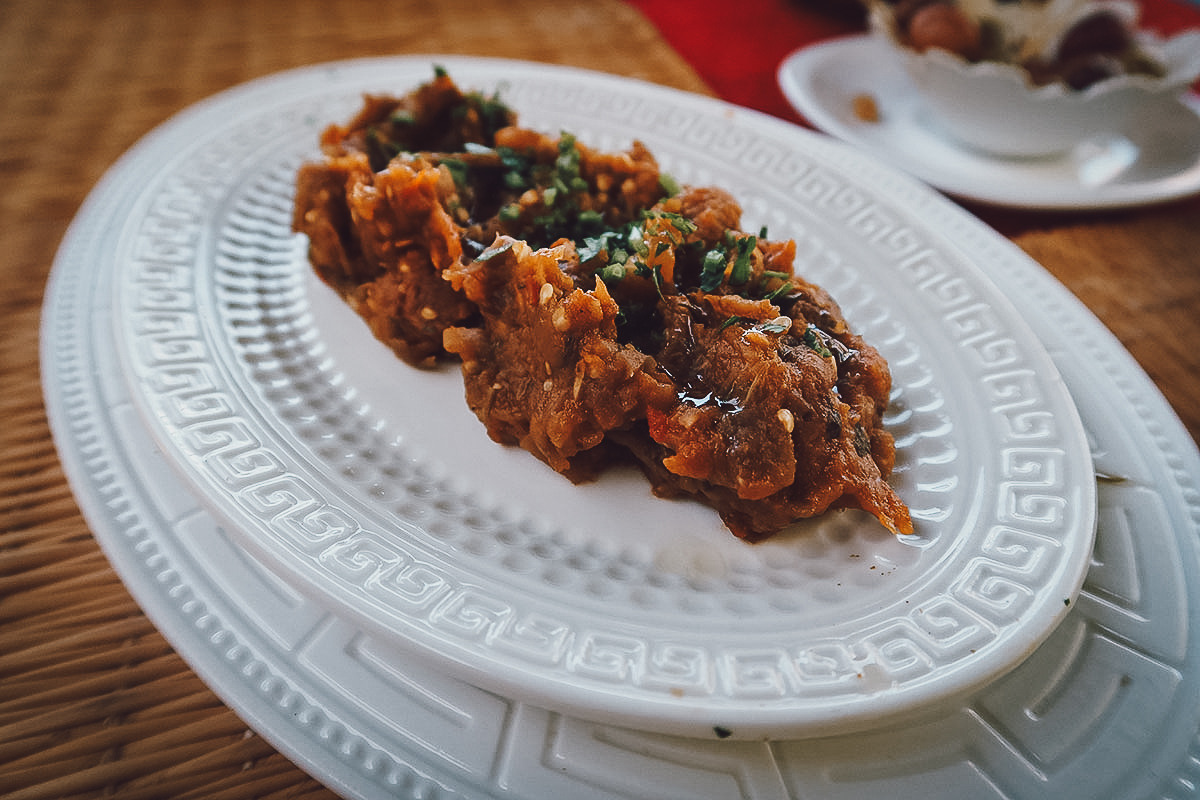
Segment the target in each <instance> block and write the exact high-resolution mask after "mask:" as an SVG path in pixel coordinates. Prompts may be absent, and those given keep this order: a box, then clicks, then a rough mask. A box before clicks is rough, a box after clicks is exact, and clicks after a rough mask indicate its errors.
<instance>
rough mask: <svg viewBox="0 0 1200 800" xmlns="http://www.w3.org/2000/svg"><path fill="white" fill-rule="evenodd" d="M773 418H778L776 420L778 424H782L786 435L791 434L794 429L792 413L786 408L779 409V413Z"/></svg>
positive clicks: (794, 420) (794, 421)
mask: <svg viewBox="0 0 1200 800" xmlns="http://www.w3.org/2000/svg"><path fill="white" fill-rule="evenodd" d="M775 416H776V418H778V420H779V421H780V422H782V423H783V428H784V430H786V431H787V432H788V433H791V432H792V430H793V429H794V428H795V427H796V418H795V417H793V416H792V412H791V411H788V410H787V409H786V408H781V409H779V413H778V414H776V415H775Z"/></svg>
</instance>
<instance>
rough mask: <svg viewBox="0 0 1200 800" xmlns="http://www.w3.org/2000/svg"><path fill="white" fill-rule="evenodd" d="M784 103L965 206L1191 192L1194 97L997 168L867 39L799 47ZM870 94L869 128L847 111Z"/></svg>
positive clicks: (1195, 167) (1062, 205)
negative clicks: (1112, 131)
mask: <svg viewBox="0 0 1200 800" xmlns="http://www.w3.org/2000/svg"><path fill="white" fill-rule="evenodd" d="M778 79H779V85H780V88H781V89H782V90H783V94H784V96H785V97H786V98H787V99H788V102H790V103H791V104H792V106H793V107H795V109H796V110H797V111H798V112H799V113H800V114H801V115H802V116H804V117H805V118H806V119H807V120H808V121H809V122H811V123H812V124H813V125H815V126H816V127H818V128H820V129H821V130H823V131H824V132H826V133H828V134H831V135H833V136H836V137H837V138H839V139H842V140H844V141H846V142H849V143H850V144H852V145H855V146H857V147H860V148H862V149H863V150H867V151H869V152H871V153H872V154H873V155H875V156H877V157H880V158H882V159H884V160H885V161H887V162H889V163H890V164H892V165H893V166H895V167H898V168H900V169H903V170H905V171H906V172H908V173H910V174H912V175H914V176H916V177H917V178H920V179H921V180H923V181H925V182H926V183H929V184H930V185H932V186H934V187H936V188H938V189H940V190H942V191H944V192H946V193H948V194H951V195H955V196H957V197H961V198H964V199H968V200H978V201H982V202H985V203H992V204H996V205H1003V206H1012V207H1018V208H1036V209H1099V208H1119V207H1125V206H1135V205H1143V204H1148V203H1155V202H1162V201H1167V200H1174V199H1177V198H1180V197H1185V196H1187V195H1190V194H1193V193H1196V192H1200V98H1197V97H1195V96H1194V95H1189V96H1188V98H1187V100H1186V101H1185V102H1183V103H1179V104H1178V105H1177V106H1175V107H1174V109H1173V110H1172V111H1171V113H1168V114H1163V115H1161V116H1158V117H1156V118H1155V119H1154V120H1152V121H1147V122H1148V123H1150V124H1144V125H1142V126H1140V127H1139V128H1138V129H1136V130H1129V131H1124V132H1122V133H1121V134H1119V135H1114V136H1112V137H1109V138H1107V139H1097V140H1091V141H1088V142H1084V143H1081V145H1080V147H1079V148H1077V149H1076V151H1075V152H1074V153H1073V154H1071V155H1066V156H1058V157H1051V158H1036V159H1001V158H996V157H992V156H988V155H986V154H984V153H981V152H978V151H974V150H971V149H969V148H967V147H966V146H964V145H961V144H959V143H957V142H955V141H954V140H953V139H952V138H950V136H949V135H947V134H945V133H944V132H942V131H940V130H939V129H938V124H937V121H936V120H935V119H934V118H933V116H932V114H931V112H930V111H929V110H928V109H927V108H926V107H925V105H924V103H923V102H922V100H921V98H920V96H919V95H918V94H917V91H916V89H915V88H914V87H913V86H912V84H911V82H910V81H909V79H908V76H907V75H906V74H905V73H904V71H903V69H902V68H901V65H900V64H899V63H897V62H895V61H894V59H893V57H892V54H890V53H889V52H887V50H886V49H885V47H884V46H883V45H882V44H881V43H879V42H878V41H877V40H875V39H874V38H872V37H870V36H866V35H860V36H850V37H844V38H840V39H834V40H831V41H828V42H823V43H821V44H818V45H814V46H811V47H806V48H803V49H801V50H797V51H796V52H794V53H792V54H791V55H789V56H788V57H787V58H786V59H784V61H783V63H782V64H781V65H780V67H779V73H778ZM863 94H865V95H870V96H871V97H872V98H873V99H874V100H875V103H876V105H877V106H878V108H879V114H880V118H879V121H878V122H863V121H861V120H860V119H858V118H857V117H856V116H855V114H854V112H853V108H852V106H853V101H854V98H855V97H856V96H858V95H863Z"/></svg>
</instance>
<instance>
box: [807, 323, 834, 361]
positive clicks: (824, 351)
mask: <svg viewBox="0 0 1200 800" xmlns="http://www.w3.org/2000/svg"><path fill="white" fill-rule="evenodd" d="M804 344H805V345H806V346H807V347H808V349H809V350H812V351H813V352H814V353H816V354H817V355H819V356H820V357H821V358H833V353H831V352H830V351H829V348H828V347H826V346H825V340H824V337H823V336H822V334H821V329H820V328H818V327H817V326H816V325H812V324H809V326H808V328H806V329H805V331H804Z"/></svg>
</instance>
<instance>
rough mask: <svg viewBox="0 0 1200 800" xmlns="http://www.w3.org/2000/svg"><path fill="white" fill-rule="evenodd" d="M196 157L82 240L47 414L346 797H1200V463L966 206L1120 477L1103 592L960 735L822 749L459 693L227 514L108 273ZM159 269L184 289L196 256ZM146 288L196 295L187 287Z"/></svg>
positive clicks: (225, 677) (127, 195)
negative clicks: (150, 388) (203, 476)
mask: <svg viewBox="0 0 1200 800" xmlns="http://www.w3.org/2000/svg"><path fill="white" fill-rule="evenodd" d="M177 144H178V140H176V139H174V138H173V137H170V136H163V135H161V134H156V135H154V136H152V137H151V138H150V139H148V140H147V141H146V142H144V143H143V144H142V145H140V146H139V148H138V149H137V150H136V151H135V152H134V153H132V154H131V156H130V157H129V158H127V159H125V160H123V161H122V162H120V163H119V164H117V165H116V166H115V167H114V168H113V169H112V170H111V171H110V172H109V173H108V175H107V176H106V177H105V179H104V180H103V181H102V183H101V184H100V185H99V186H98V187H97V188H96V190H95V191H94V192H93V194H92V195H91V197H90V198H89V200H88V202H87V203H86V204H85V206H84V207H83V209H82V210H81V211H80V214H79V216H78V218H77V219H76V221H75V223H74V224H73V225H72V228H71V230H70V232H69V233H68V235H67V237H66V239H65V240H64V242H63V245H62V247H61V249H60V252H59V256H58V258H57V260H56V263H55V267H54V270H53V274H52V279H51V283H50V286H49V287H48V291H47V295H46V303H45V314H44V317H43V336H42V367H43V380H44V389H45V397H46V403H47V410H48V414H49V418H50V421H51V424H52V427H53V430H54V433H55V440H56V443H57V445H58V447H59V449H60V453H61V456H62V461H63V466H64V469H65V470H66V472H67V474H68V476H69V479H70V481H71V485H72V487H73V489H74V491H75V492H76V496H77V498H78V500H79V502H80V505H81V508H82V509H83V511H84V513H85V515H86V517H87V519H88V521H89V523H90V525H91V526H92V529H93V531H94V532H95V535H96V536H97V539H98V540H99V541H100V543H101V544H102V546H103V547H104V549H105V551H106V553H107V554H108V556H109V557H110V559H111V560H112V561H113V564H114V565H115V566H116V568H117V569H118V570H119V572H120V574H121V575H122V577H123V579H124V580H125V581H126V584H127V585H128V586H129V588H130V590H131V591H132V592H133V593H134V595H135V596H136V597H137V599H138V601H139V603H141V605H142V606H143V607H144V608H145V609H146V611H147V613H148V614H150V616H151V617H152V619H153V620H154V621H155V623H156V624H157V625H158V626H159V628H160V629H161V630H162V631H163V633H164V634H165V635H166V636H167V637H168V639H169V640H170V641H171V642H172V644H173V645H174V646H175V647H176V648H178V650H179V651H180V652H181V653H182V654H183V655H184V657H185V658H187V659H188V661H189V662H190V663H191V664H192V665H193V667H194V668H195V669H196V670H197V671H198V672H199V673H200V674H201V675H202V676H203V677H204V679H205V680H206V681H207V682H208V683H209V684H210V685H211V686H212V687H213V688H214V689H215V690H216V691H217V692H218V693H219V694H220V695H221V696H222V697H223V698H224V699H225V701H226V702H228V703H230V704H231V705H232V706H233V707H234V708H235V709H236V710H237V711H238V712H239V713H240V714H241V715H242V716H243V717H244V718H245V719H246V720H247V721H248V722H249V723H250V724H251V725H252V726H253V727H254V728H255V729H256V730H258V731H259V732H260V733H261V734H262V735H264V736H265V737H267V738H268V739H269V740H270V741H272V742H273V743H274V744H275V745H276V746H277V747H279V748H280V749H282V750H283V751H284V752H285V753H286V754H288V755H289V756H290V757H291V758H293V759H295V760H296V761H297V762H298V763H300V764H301V765H302V766H303V767H304V768H306V769H307V770H309V771H310V772H311V773H312V774H314V775H315V776H316V777H317V778H319V779H320V780H322V781H324V782H326V783H327V784H328V785H329V786H331V787H332V788H333V789H334V790H336V791H338V792H339V793H341V794H342V795H344V796H346V797H351V798H372V799H374V798H385V797H391V798H411V799H412V800H416V799H417V798H423V799H424V800H428V799H429V798H431V797H435V796H436V797H446V798H453V797H464V798H465V797H472V798H496V800H501V798H507V799H508V800H514V799H515V798H525V799H526V800H534V799H535V798H545V797H572V798H582V799H583V800H616V798H646V800H651V798H653V800H662V799H663V798H688V799H689V800H704V799H705V798H712V799H713V800H718V799H719V800H728V799H729V798H754V799H755V800H784V799H785V798H809V800H812V799H813V798H819V799H820V800H844V799H845V798H851V797H854V798H858V797H866V796H875V795H879V794H886V796H888V797H893V798H896V799H897V800H925V799H926V798H930V797H970V798H981V799H982V800H1001V799H1003V800H1040V799H1041V798H1045V797H1054V798H1059V799H1060V800H1092V799H1093V798H1097V797H1104V798H1119V799H1121V800H1143V799H1144V800H1150V799H1151V798H1181V797H1188V796H1195V787H1196V785H1197V783H1198V780H1197V779H1198V777H1200V776H1198V775H1197V772H1196V764H1197V763H1200V699H1198V698H1200V637H1197V636H1195V635H1194V633H1195V631H1194V628H1193V621H1194V620H1196V619H1200V584H1198V582H1200V559H1198V553H1197V536H1198V534H1200V488H1198V481H1200V455H1198V454H1197V452H1196V449H1195V447H1194V445H1193V444H1192V443H1191V442H1190V440H1189V437H1188V436H1187V433H1186V431H1185V430H1184V429H1183V427H1182V426H1181V425H1180V423H1179V421H1178V420H1177V419H1176V418H1175V417H1174V415H1173V414H1172V413H1171V411H1170V409H1169V408H1168V406H1167V405H1166V403H1165V401H1164V400H1163V399H1162V397H1161V395H1159V394H1158V392H1157V390H1156V389H1155V388H1154V386H1153V384H1151V383H1150V381H1149V380H1148V379H1147V378H1146V376H1145V375H1144V373H1142V372H1141V371H1140V370H1139V369H1138V368H1137V366H1136V365H1135V364H1134V362H1133V361H1132V359H1131V358H1130V357H1129V356H1128V354H1127V353H1126V352H1125V351H1124V350H1123V349H1122V348H1121V347H1120V345H1119V344H1118V343H1117V341H1116V340H1115V338H1113V337H1112V336H1111V334H1109V333H1108V332H1107V331H1106V330H1105V329H1104V328H1103V327H1102V326H1101V325H1100V324H1099V323H1098V322H1097V321H1096V320H1095V318H1094V317H1092V316H1091V315H1090V314H1089V313H1088V312H1087V311H1086V310H1085V309H1084V308H1083V307H1082V306H1081V305H1080V304H1079V303H1078V301H1077V300H1076V299H1075V298H1074V297H1072V296H1071V295H1070V294H1069V293H1068V292H1067V291H1066V290H1065V289H1064V288H1063V287H1062V286H1061V285H1059V284H1058V283H1057V282H1055V281H1054V280H1053V279H1052V278H1051V277H1050V276H1049V275H1047V274H1046V273H1045V271H1044V270H1042V269H1041V268H1040V267H1038V266H1037V265H1036V264H1035V263H1033V262H1032V261H1031V260H1030V259H1029V258H1028V257H1027V256H1025V255H1024V254H1022V253H1021V252H1020V251H1019V250H1017V249H1016V248H1015V247H1014V246H1012V245H1011V244H1010V243H1008V242H1006V241H1004V240H1003V239H1001V238H1000V237H998V236H997V235H996V234H995V233H994V232H992V231H991V230H990V229H988V228H987V227H986V226H984V225H983V224H981V223H980V222H978V221H977V220H975V219H974V218H972V217H970V216H969V215H967V214H965V213H963V212H962V211H961V210H960V209H958V208H957V207H955V206H954V205H952V204H951V203H949V202H946V201H944V200H941V199H940V198H937V197H936V196H935V195H933V194H932V193H931V192H928V191H926V190H921V191H914V194H913V199H914V202H915V203H916V204H917V205H919V207H920V213H921V215H922V216H923V217H924V218H925V219H926V220H927V221H928V223H929V224H931V225H936V226H937V227H938V228H939V230H940V231H942V233H943V235H944V236H945V237H946V238H947V239H948V240H949V241H950V242H951V243H952V244H953V245H954V246H955V247H957V248H959V249H961V250H962V251H964V252H971V253H975V254H977V255H978V257H979V258H980V259H981V262H982V263H984V264H986V265H987V267H988V269H989V270H990V271H991V273H992V275H993V277H994V278H995V280H996V281H997V283H998V284H999V285H1000V286H1001V288H1002V289H1003V290H1004V292H1005V294H1006V295H1007V296H1008V297H1009V298H1010V299H1011V300H1012V301H1013V302H1014V303H1015V304H1017V306H1018V307H1020V308H1021V309H1023V311H1024V313H1025V314H1026V315H1027V319H1028V321H1029V323H1030V325H1031V326H1032V327H1033V329H1034V330H1035V331H1036V333H1037V334H1038V336H1039V337H1040V338H1041V339H1042V341H1044V342H1045V343H1046V346H1047V347H1048V348H1050V352H1051V354H1052V356H1053V358H1054V360H1055V362H1056V363H1057V364H1058V365H1059V367H1060V369H1061V371H1062V374H1063V377H1064V379H1065V380H1066V382H1067V385H1068V387H1069V388H1070V389H1071V391H1072V392H1073V393H1074V395H1075V396H1076V397H1077V398H1078V407H1079V410H1080V413H1081V415H1082V419H1083V423H1084V426H1085V428H1086V430H1087V434H1088V438H1089V440H1090V441H1091V442H1092V453H1093V457H1094V459H1095V464H1096V469H1097V470H1098V471H1099V472H1101V473H1103V474H1104V475H1105V476H1107V478H1106V479H1105V480H1104V481H1103V482H1102V483H1101V485H1100V487H1099V492H1098V497H1099V509H1100V514H1099V528H1098V532H1097V539H1096V548H1095V551H1094V553H1093V555H1092V567H1091V570H1090V572H1089V574H1088V577H1087V581H1086V584H1085V585H1084V587H1083V591H1082V592H1081V593H1080V594H1079V595H1078V597H1077V599H1076V601H1075V602H1074V603H1072V605H1071V608H1070V610H1069V612H1068V613H1067V615H1066V617H1065V619H1064V620H1063V621H1062V623H1061V624H1060V625H1059V627H1058V628H1057V629H1056V631H1055V633H1054V634H1053V635H1052V636H1051V638H1050V639H1049V640H1047V641H1046V642H1045V643H1044V644H1043V645H1042V646H1041V647H1039V648H1038V650H1037V651H1036V652H1035V653H1034V654H1033V655H1032V656H1031V657H1030V658H1029V659H1027V660H1026V661H1025V662H1024V663H1023V664H1022V665H1021V666H1019V667H1018V668H1016V670H1014V671H1013V672H1011V673H1010V674H1008V675H1007V676H1005V677H1003V678H1001V679H999V680H998V681H996V682H995V683H993V684H992V685H990V686H988V687H985V688H983V689H981V690H980V691H979V692H977V693H975V694H974V695H972V696H971V697H969V698H967V699H966V700H964V702H963V703H961V704H959V705H957V706H955V707H953V708H949V709H946V710H944V711H943V713H942V714H940V715H934V716H932V717H930V718H928V719H925V720H922V721H920V722H917V723H913V724H910V725H907V726H905V727H903V728H898V729H890V730H876V731H869V732H861V733H856V734H851V735H846V736H834V737H828V738H824V739H819V740H804V741H786V740H776V741H768V742H763V741H758V742H733V741H723V742H718V741H711V740H708V741H705V740H700V739H685V738H679V737H670V736H663V735H657V734H653V733H647V732H644V731H637V730H631V729H628V728H617V727H612V726H608V725H604V724H598V723H595V722H588V721H586V720H581V719H578V718H575V717H571V716H564V715H560V714H556V713H552V712H550V711H548V710H546V709H545V708H543V707H539V706H537V705H536V704H529V703H524V702H521V701H519V700H516V699H514V698H511V697H507V696H505V695H503V694H497V693H494V692H488V691H483V690H480V689H479V688H477V687H473V686H471V685H469V684H466V683H463V682H461V681H458V680H456V679H454V678H453V677H451V676H449V675H447V674H446V673H445V672H444V671H443V670H439V669H436V668H433V667H431V666H430V665H429V664H427V663H424V662H423V661H422V660H420V659H417V658H414V657H413V654H412V653H411V652H406V651H405V650H404V649H403V648H402V647H399V646H398V645H397V643H396V642H394V641H390V640H387V639H383V638H381V637H380V636H379V635H377V633H376V632H375V631H374V630H371V629H367V628H366V627H364V626H363V625H362V624H361V622H360V621H358V620H356V619H355V618H353V617H348V616H346V615H344V614H343V613H341V611H340V610H339V609H338V608H337V607H336V606H335V605H325V604H323V603H322V602H321V600H322V598H321V597H319V596H316V595H314V594H313V593H312V592H311V590H310V589H309V588H308V587H306V586H304V585H303V584H299V585H297V584H294V583H289V580H290V578H288V579H285V577H284V576H281V575H278V574H276V573H275V572H273V570H272V569H271V568H270V567H269V566H268V565H266V564H265V563H263V562H262V561H261V560H259V559H256V558H255V557H253V556H252V555H251V554H250V553H248V552H247V551H246V550H245V549H243V548H242V547H241V546H240V545H239V543H238V541H237V537H236V536H235V535H234V533H233V532H230V531H228V530H227V529H225V528H224V526H223V525H222V523H221V521H220V519H218V518H215V517H214V516H213V515H212V514H211V513H209V512H208V511H207V510H206V508H205V506H206V505H207V501H206V500H205V499H204V498H200V497H197V496H196V495H195V494H194V493H193V492H192V491H191V489H190V487H189V486H188V485H187V484H186V483H185V482H184V481H182V480H181V479H180V477H178V475H177V474H176V473H177V468H176V467H175V466H174V465H173V464H172V463H171V461H170V459H169V456H168V455H167V454H164V453H163V451H162V450H161V449H159V447H158V446H157V444H156V441H155V436H154V434H153V433H152V432H151V430H150V426H149V424H148V422H147V420H146V419H145V418H144V416H143V415H142V413H141V412H140V411H139V409H138V408H137V402H138V401H137V398H136V397H135V396H134V394H133V393H132V384H131V383H130V382H129V381H128V380H127V376H126V375H125V374H124V373H123V366H122V363H121V359H120V358H119V357H118V353H119V349H120V342H119V340H118V338H117V335H116V325H115V320H114V315H115V313H116V306H115V300H116V298H117V297H118V296H119V294H120V292H121V291H123V289H121V287H120V286H119V280H118V278H119V275H118V274H117V272H116V271H115V270H112V269H97V268H96V264H97V261H98V259H99V258H100V256H98V254H102V253H105V252H108V251H110V250H112V249H113V248H116V247H117V246H118V244H119V243H120V242H121V241H122V239H123V238H124V237H125V236H127V235H128V233H129V230H130V226H129V225H127V223H128V222H129V221H130V219H131V217H130V211H131V209H139V208H146V207H148V206H147V204H146V202H145V201H146V200H147V199H148V196H153V192H152V191H151V192H150V193H149V195H148V193H147V189H148V187H147V182H146V180H145V178H146V175H145V173H144V172H143V171H142V170H140V169H138V168H137V166H138V162H139V154H140V155H145V154H147V153H150V154H154V155H161V152H160V151H159V150H158V148H159V147H164V148H167V149H168V150H169V149H170V148H171V147H173V146H175V145H177ZM905 185H907V184H905ZM164 207H167V208H173V209H174V210H175V211H177V212H180V213H181V214H184V213H186V212H187V210H188V209H187V207H186V206H180V205H172V204H167V205H166V206H164ZM135 219H140V218H137V217H135ZM185 230H187V229H184V228H178V229H177V232H183V231H185ZM179 244H180V245H181V247H180V248H179V249H177V250H175V251H174V255H175V256H176V257H178V256H180V255H182V253H183V252H184V251H185V249H186V248H184V247H182V244H183V243H182V242H179ZM156 252H157V253H158V255H160V256H162V257H163V261H162V264H163V275H169V274H171V273H172V270H171V269H169V268H168V266H167V264H168V262H169V260H170V257H171V256H170V254H169V253H167V252H165V251H163V250H161V249H159V250H157V251H156ZM146 289H147V291H148V292H150V291H153V292H155V293H156V294H157V296H158V297H159V299H160V300H163V301H166V300H167V299H168V298H169V296H170V292H168V291H166V287H164V285H163V284H162V282H157V281H156V282H154V283H153V284H151V285H148V286H147V287H146ZM176 353H177V354H178V355H179V356H181V357H182V356H183V355H184V354H185V351H184V350H183V349H180V350H177V351H176ZM181 374H183V373H181ZM193 408H194V409H195V410H196V411H197V412H199V411H201V410H202V409H203V408H204V405H203V404H201V403H197V404H196V405H195V406H194V407H193ZM1000 586H1003V584H1000Z"/></svg>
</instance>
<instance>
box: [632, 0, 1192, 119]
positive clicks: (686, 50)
mask: <svg viewBox="0 0 1200 800" xmlns="http://www.w3.org/2000/svg"><path fill="white" fill-rule="evenodd" d="M629 2H630V4H631V5H633V6H634V7H636V8H638V9H639V10H641V12H642V13H643V14H645V15H646V17H647V18H648V19H649V20H650V21H651V22H653V23H654V25H655V26H656V27H657V28H658V29H659V31H660V32H661V33H662V35H663V38H665V39H666V40H667V42H668V43H670V45H671V46H672V47H673V48H675V50H676V51H677V52H678V53H679V54H680V55H681V56H683V58H684V60H685V61H687V62H688V63H689V64H691V65H692V68H693V69H695V70H696V72H697V73H698V74H699V75H700V77H701V78H703V79H704V81H705V82H706V83H707V84H708V85H709V86H710V87H712V89H713V91H715V92H716V93H717V94H718V95H719V96H720V97H721V98H722V99H724V100H728V101H730V102H732V103H736V104H738V105H740V106H745V107H747V108H753V109H756V110H758V111H765V112H766V113H768V114H774V115H775V116H777V117H782V118H784V119H787V120H790V121H792V122H802V120H801V119H800V117H799V116H798V115H797V114H796V113H795V112H794V111H793V110H792V108H791V106H790V105H789V104H788V102H787V100H785V99H784V97H783V93H782V92H781V91H780V90H779V85H778V83H777V81H776V78H775V71H776V70H777V69H778V68H779V64H780V62H782V61H783V59H784V58H785V57H787V55H788V54H789V53H791V52H792V51H793V50H795V49H797V48H799V47H803V46H805V45H809V44H812V43H814V42H818V41H821V40H822V39H829V38H832V37H834V36H842V35H846V34H850V33H855V32H859V31H862V30H863V23H862V21H861V15H859V14H855V7H854V6H853V5H852V0H807V1H806V0H735V1H733V2H731V0H629ZM1142 25H1143V26H1144V27H1146V28H1150V29H1152V30H1156V31H1158V32H1159V33H1161V34H1163V35H1170V34H1173V33H1177V32H1178V31H1180V30H1183V29H1184V28H1189V27H1200V6H1195V5H1188V4H1185V3H1184V2H1178V1H1177V0H1143V3H1142Z"/></svg>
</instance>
